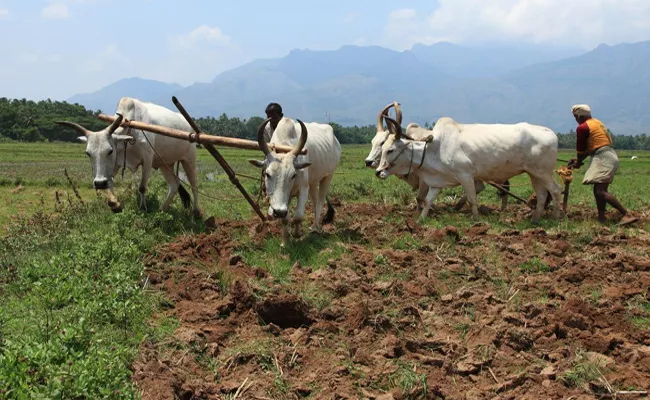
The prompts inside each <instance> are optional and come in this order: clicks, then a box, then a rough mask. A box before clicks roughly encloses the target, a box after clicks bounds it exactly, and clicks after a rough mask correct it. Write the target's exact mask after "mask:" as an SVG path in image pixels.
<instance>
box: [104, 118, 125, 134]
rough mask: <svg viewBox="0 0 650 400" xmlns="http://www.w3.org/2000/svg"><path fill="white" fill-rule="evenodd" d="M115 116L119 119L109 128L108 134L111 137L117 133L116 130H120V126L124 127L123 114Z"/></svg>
mask: <svg viewBox="0 0 650 400" xmlns="http://www.w3.org/2000/svg"><path fill="white" fill-rule="evenodd" d="M115 114H117V118H116V119H115V121H113V123H112V124H111V126H109V127H108V134H109V135H110V134H111V133H113V132H115V130H116V129H117V128H119V127H120V125H122V119H123V118H124V117H123V116H122V114H120V113H115Z"/></svg>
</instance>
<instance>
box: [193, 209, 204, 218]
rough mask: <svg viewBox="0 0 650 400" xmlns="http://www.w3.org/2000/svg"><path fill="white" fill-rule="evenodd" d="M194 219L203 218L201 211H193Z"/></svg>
mask: <svg viewBox="0 0 650 400" xmlns="http://www.w3.org/2000/svg"><path fill="white" fill-rule="evenodd" d="M193 215H194V218H203V211H201V210H199V209H198V208H195V209H194V211H193Z"/></svg>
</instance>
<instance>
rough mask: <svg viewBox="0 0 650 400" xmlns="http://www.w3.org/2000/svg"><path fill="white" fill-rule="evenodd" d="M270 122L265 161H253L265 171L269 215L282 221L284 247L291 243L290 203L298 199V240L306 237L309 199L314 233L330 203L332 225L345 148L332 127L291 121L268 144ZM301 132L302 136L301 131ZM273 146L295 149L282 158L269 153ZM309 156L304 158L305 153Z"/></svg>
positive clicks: (295, 220)
mask: <svg viewBox="0 0 650 400" xmlns="http://www.w3.org/2000/svg"><path fill="white" fill-rule="evenodd" d="M269 121H270V120H269V119H267V120H265V121H264V122H263V123H262V125H260V127H259V130H258V133H257V141H258V143H259V145H260V149H261V150H262V152H263V153H264V156H265V159H264V161H258V160H249V161H250V163H251V164H253V165H255V166H256V167H259V168H262V169H264V171H265V172H264V182H265V185H266V195H267V196H268V198H269V203H270V206H269V210H268V214H269V216H271V217H275V218H280V219H281V221H282V227H283V235H282V245H283V246H284V245H286V244H287V243H288V241H289V227H288V224H289V221H288V219H287V215H288V210H289V203H290V202H291V200H292V199H293V198H294V197H297V198H298V203H297V205H296V210H295V212H294V214H293V223H294V236H296V237H299V236H301V235H302V232H301V227H302V219H303V216H304V214H305V206H306V204H307V196H309V198H310V199H311V202H312V205H313V208H314V224H313V225H312V227H311V230H313V231H317V232H320V231H321V229H322V223H321V220H320V215H321V211H322V208H323V206H324V205H325V203H326V202H327V207H328V211H327V215H326V217H325V221H324V222H326V223H327V222H331V220H332V219H333V217H334V209H333V208H332V206H331V204H330V203H329V200H327V193H328V192H329V187H330V183H331V182H332V178H333V177H334V170H335V169H336V167H337V166H338V164H339V162H340V160H341V145H340V144H339V141H338V140H337V139H336V136H334V130H333V129H332V127H331V126H330V125H328V124H319V123H307V124H305V123H304V122H302V121H300V120H297V123H295V122H294V121H293V120H292V119H290V118H286V117H284V118H282V119H281V120H280V122H278V125H277V127H276V128H275V130H274V132H273V137H272V138H271V140H270V142H269V143H267V142H266V140H264V136H265V127H266V124H267V123H269ZM298 129H300V136H298V134H297V131H298ZM269 145H271V146H273V145H285V146H294V148H293V150H292V151H290V152H289V153H284V154H278V153H276V152H275V151H271V150H269ZM303 148H305V149H306V150H307V154H306V155H300V154H299V153H300V152H301V151H302V149H303Z"/></svg>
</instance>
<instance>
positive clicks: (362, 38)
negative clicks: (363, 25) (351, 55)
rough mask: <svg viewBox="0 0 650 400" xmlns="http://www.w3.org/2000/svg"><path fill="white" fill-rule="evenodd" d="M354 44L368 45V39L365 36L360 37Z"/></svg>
mask: <svg viewBox="0 0 650 400" xmlns="http://www.w3.org/2000/svg"><path fill="white" fill-rule="evenodd" d="M352 44H353V45H355V46H367V45H368V40H366V38H365V37H360V38H358V39H356V40H355V41H353V42H352Z"/></svg>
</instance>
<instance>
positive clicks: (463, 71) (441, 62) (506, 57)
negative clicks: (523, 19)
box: [411, 42, 586, 78]
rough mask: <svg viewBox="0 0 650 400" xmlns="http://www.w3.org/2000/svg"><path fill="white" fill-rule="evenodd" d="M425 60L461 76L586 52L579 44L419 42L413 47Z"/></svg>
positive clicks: (504, 70)
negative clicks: (471, 44)
mask: <svg viewBox="0 0 650 400" xmlns="http://www.w3.org/2000/svg"><path fill="white" fill-rule="evenodd" d="M411 51H412V52H413V54H415V56H416V57H417V58H418V59H420V60H421V61H423V62H425V63H428V64H431V65H435V66H436V67H437V68H439V69H440V70H442V71H444V72H446V73H448V74H450V75H452V76H457V77H459V78H481V77H483V78H485V77H493V76H498V75H501V74H505V73H508V72H511V71H514V70H516V69H519V68H523V67H527V66H530V65H533V64H537V63H543V62H550V61H557V60H561V59H563V58H567V57H573V56H577V55H580V54H584V53H586V50H584V49H581V48H577V47H550V46H542V45H532V44H527V45H515V44H512V45H485V46H482V47H477V46H460V45H457V44H453V43H449V42H439V43H436V44H432V45H429V46H427V45H423V44H416V45H414V46H413V48H412V49H411Z"/></svg>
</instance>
